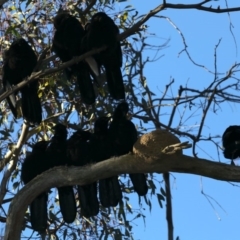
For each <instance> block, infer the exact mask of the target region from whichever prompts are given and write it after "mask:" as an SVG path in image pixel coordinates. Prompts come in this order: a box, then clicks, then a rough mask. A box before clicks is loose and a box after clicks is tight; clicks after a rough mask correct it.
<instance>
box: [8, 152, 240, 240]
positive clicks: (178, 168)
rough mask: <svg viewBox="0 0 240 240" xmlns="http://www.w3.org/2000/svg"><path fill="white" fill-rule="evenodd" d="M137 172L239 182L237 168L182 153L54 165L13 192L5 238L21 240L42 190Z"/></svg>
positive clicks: (238, 170) (239, 172) (130, 156)
mask: <svg viewBox="0 0 240 240" xmlns="http://www.w3.org/2000/svg"><path fill="white" fill-rule="evenodd" d="M162 152H167V151H162ZM140 172H145V173H155V172H156V173H165V172H179V173H190V174H196V175H201V176H205V177H210V178H213V179H217V180H222V181H233V182H240V167H237V166H232V165H227V164H223V163H219V162H213V161H209V160H206V159H202V158H194V157H190V156H186V155H181V154H164V153H160V154H159V155H158V156H157V157H156V158H143V157H139V156H136V155H135V154H134V155H133V154H128V155H124V156H121V157H118V158H112V159H109V160H106V161H103V162H100V163H97V164H94V165H89V166H85V167H56V168H53V169H50V170H49V171H47V172H45V173H43V174H41V175H39V176H37V177H36V178H35V179H33V180H32V181H31V182H30V183H29V184H27V185H26V186H25V187H23V188H22V189H21V190H20V191H19V192H18V193H17V194H16V196H15V197H14V199H13V201H12V202H11V205H10V207H9V211H8V218H7V222H6V228H5V236H4V239H5V240H18V239H20V234H21V228H22V221H23V218H24V214H25V211H26V209H27V206H28V205H29V204H30V203H31V201H32V200H33V199H34V198H35V197H36V196H38V195H39V194H40V193H41V192H43V191H46V190H48V189H50V188H52V187H59V186H66V185H84V184H88V183H91V182H94V181H96V180H98V179H103V178H107V177H110V176H114V175H118V174H123V173H140Z"/></svg>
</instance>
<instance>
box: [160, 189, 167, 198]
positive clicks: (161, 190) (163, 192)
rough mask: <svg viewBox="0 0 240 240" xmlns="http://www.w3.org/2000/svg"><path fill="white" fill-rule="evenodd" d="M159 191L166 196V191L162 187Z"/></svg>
mask: <svg viewBox="0 0 240 240" xmlns="http://www.w3.org/2000/svg"><path fill="white" fill-rule="evenodd" d="M160 192H161V194H162V195H164V196H165V197H166V192H165V190H164V189H163V188H162V187H161V188H160Z"/></svg>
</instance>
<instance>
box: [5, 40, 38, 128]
mask: <svg viewBox="0 0 240 240" xmlns="http://www.w3.org/2000/svg"><path fill="white" fill-rule="evenodd" d="M36 64H37V56H36V54H35V53H34V51H33V50H32V48H31V47H30V45H29V44H28V43H27V42H26V41H25V40H24V39H23V38H20V39H17V40H15V41H14V42H13V43H12V44H11V46H10V48H9V49H8V50H7V51H6V53H5V57H4V64H3V78H2V82H3V87H4V89H5V91H7V90H10V89H11V87H12V86H14V85H17V84H18V83H20V82H22V81H23V80H24V78H26V77H29V76H30V75H31V73H32V71H33V70H34V68H35V66H36ZM19 91H20V92H21V95H22V114H23V117H24V118H25V119H26V120H27V121H29V122H30V123H32V124H35V123H37V124H39V123H40V122H41V121H42V107H41V102H40V99H39V97H38V93H37V91H38V82H37V81H34V82H31V83H29V84H27V85H25V86H24V87H23V88H21V89H20V90H19ZM15 96H16V92H15V93H14V94H12V95H10V96H9V97H7V101H8V104H9V107H10V109H11V111H12V113H13V115H14V117H15V118H17V106H16V97H15Z"/></svg>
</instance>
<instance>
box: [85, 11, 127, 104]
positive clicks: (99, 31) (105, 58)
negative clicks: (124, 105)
mask: <svg viewBox="0 0 240 240" xmlns="http://www.w3.org/2000/svg"><path fill="white" fill-rule="evenodd" d="M85 30H86V35H85V36H84V38H83V41H82V48H83V49H84V51H89V50H92V49H94V48H100V47H103V46H106V47H107V49H106V50H105V51H102V52H100V53H98V54H96V55H94V57H95V59H96V61H97V62H98V63H99V65H102V66H104V68H105V71H106V77H107V84H108V89H109V93H110V95H111V96H112V97H113V98H114V99H117V100H118V99H125V90H124V84H123V78H122V72H121V67H122V50H121V46H120V42H119V41H118V40H117V35H118V34H119V29H118V27H117V25H116V24H115V23H114V21H113V20H112V19H111V18H110V17H109V16H108V15H107V14H105V13H104V12H98V13H96V14H95V15H93V17H92V19H91V21H90V23H88V24H87V25H86V26H85Z"/></svg>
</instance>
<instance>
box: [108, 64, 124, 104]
mask: <svg viewBox="0 0 240 240" xmlns="http://www.w3.org/2000/svg"><path fill="white" fill-rule="evenodd" d="M105 70H106V77H107V84H108V90H109V93H110V95H111V96H112V98H114V99H116V100H119V99H125V90H124V84H123V78H122V72H121V69H120V67H119V66H113V65H111V64H105Z"/></svg>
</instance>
